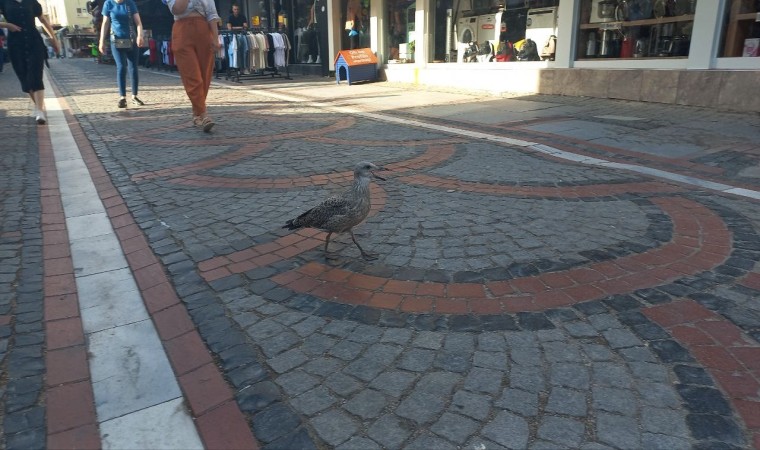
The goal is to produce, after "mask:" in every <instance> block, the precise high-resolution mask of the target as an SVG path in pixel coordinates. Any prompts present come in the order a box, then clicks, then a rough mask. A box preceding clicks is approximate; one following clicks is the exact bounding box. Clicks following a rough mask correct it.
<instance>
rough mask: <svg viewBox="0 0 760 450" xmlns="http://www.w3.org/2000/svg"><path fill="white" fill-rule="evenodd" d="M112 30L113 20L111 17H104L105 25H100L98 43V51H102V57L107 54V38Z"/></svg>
mask: <svg viewBox="0 0 760 450" xmlns="http://www.w3.org/2000/svg"><path fill="white" fill-rule="evenodd" d="M110 29H111V20H110V18H109V16H106V15H104V16H103V24H102V25H100V40H99V42H98V50H99V51H100V54H101V55H105V54H106V36H108V32H109V30H110Z"/></svg>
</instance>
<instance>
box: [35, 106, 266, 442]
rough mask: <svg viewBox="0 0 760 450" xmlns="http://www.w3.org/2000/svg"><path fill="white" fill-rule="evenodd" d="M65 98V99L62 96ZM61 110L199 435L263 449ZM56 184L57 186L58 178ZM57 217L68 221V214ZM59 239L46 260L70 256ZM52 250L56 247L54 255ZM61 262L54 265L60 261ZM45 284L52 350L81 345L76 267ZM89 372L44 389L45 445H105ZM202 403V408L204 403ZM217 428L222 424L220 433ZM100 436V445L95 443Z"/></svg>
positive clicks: (47, 170)
mask: <svg viewBox="0 0 760 450" xmlns="http://www.w3.org/2000/svg"><path fill="white" fill-rule="evenodd" d="M62 103H63V104H64V105H65V101H64V100H62ZM64 114H65V115H66V118H67V120H68V122H69V126H70V128H71V130H72V133H73V134H74V137H75V141H76V143H77V145H78V146H79V149H80V152H81V154H82V157H83V159H84V161H85V163H86V165H87V167H88V169H89V170H90V172H91V173H95V174H100V175H99V176H97V179H96V180H95V185H96V189H97V191H98V194H99V195H100V197H101V199H102V200H103V202H104V204H105V205H106V206H107V209H106V212H107V213H108V215H109V218H110V219H111V220H112V225H114V230H115V232H116V235H117V236H118V237H119V240H120V242H121V244H122V246H123V247H126V250H127V251H128V252H129V253H128V254H127V260H128V262H129V264H130V268H131V270H132V271H133V274H134V275H135V279H136V281H137V284H138V287H139V288H140V291H141V294H142V295H143V298H144V299H145V303H146V308H147V309H148V311H149V312H150V314H151V317H152V319H153V321H154V324H155V325H156V329H157V331H158V333H159V336H161V338H162V342H163V344H164V348H165V350H166V351H167V356H168V357H169V360H170V362H171V364H172V368H173V369H174V372H175V374H176V375H177V376H178V379H179V380H181V379H182V377H185V378H184V379H185V380H186V381H185V383H184V385H183V383H182V382H181V381H180V385H183V392H184V394H185V399H186V400H187V402H188V403H189V404H190V405H191V406H193V408H192V411H193V412H194V414H193V417H194V419H195V423H196V426H197V429H198V432H199V435H200V438H201V440H202V441H203V442H204V443H205V444H206V446H207V448H232V447H222V446H221V445H218V444H222V443H233V444H238V443H240V444H244V445H243V446H242V447H239V448H258V443H257V442H256V440H255V438H254V437H253V434H252V432H251V429H250V426H249V425H248V424H247V423H246V421H245V418H244V416H243V415H242V413H241V412H240V409H239V408H238V406H237V404H236V403H235V402H234V401H233V402H229V401H227V400H229V399H230V398H231V397H230V395H229V392H230V388H229V386H227V384H226V382H225V381H224V378H223V377H222V375H221V372H220V371H219V369H218V368H217V367H216V366H215V365H214V364H213V360H212V359H211V355H210V353H209V351H208V349H207V348H206V346H205V344H203V341H202V339H201V338H200V335H199V334H198V331H197V330H196V329H195V326H194V325H193V323H192V321H191V320H190V318H189V316H188V314H187V310H186V309H185V307H184V305H183V304H182V303H181V302H180V300H179V298H178V296H177V294H176V292H175V291H174V289H172V288H171V284H170V282H169V280H168V278H167V277H166V274H165V273H164V271H163V267H162V266H161V265H160V263H159V262H158V258H156V256H155V255H154V254H153V253H152V251H151V250H150V247H149V246H148V242H147V240H145V238H144V236H143V234H142V232H141V231H140V229H139V227H137V225H136V223H135V222H134V220H133V219H132V218H131V215H130V214H129V211H128V210H127V208H126V205H125V204H124V202H123V200H122V199H121V197H120V196H119V195H118V191H117V190H116V189H115V188H114V186H113V184H112V183H111V181H110V178H109V177H108V176H107V174H106V172H105V170H104V169H103V166H102V164H101V163H100V161H99V159H98V157H97V156H96V154H95V151H94V149H93V148H92V146H91V144H90V142H89V141H88V140H87V139H86V138H85V136H84V133H83V132H82V130H81V128H80V127H79V124H78V123H77V122H76V120H74V119H73V117H72V116H71V113H70V111H68V110H64ZM38 130H41V131H40V132H41V133H45V134H46V133H47V128H46V127H38ZM40 142H41V143H42V142H47V143H48V145H47V146H46V147H45V148H44V150H43V145H40V155H41V157H40V160H41V173H42V174H43V176H45V177H47V179H48V180H54V179H55V180H57V175H56V172H55V164H54V160H53V155H52V150H51V147H50V145H49V139H47V136H46V140H43V139H40ZM49 183H52V181H49ZM55 188H56V189H57V185H56V186H55ZM47 198H49V200H47V202H46V203H45V204H46V205H48V207H49V209H50V210H46V209H45V208H44V207H43V214H46V217H47V218H48V219H50V220H51V223H59V222H58V219H57V218H56V217H54V215H55V214H61V215H63V210H62V208H60V207H59V206H60V198H57V201H55V200H56V198H54V197H52V196H49V197H47ZM60 223H65V221H63V222H60ZM44 235H45V233H43V239H44ZM59 239H61V237H60V236H59V233H56V234H54V235H53V237H50V238H49V239H48V242H49V243H48V245H45V246H44V248H43V252H44V258H45V261H46V262H47V261H48V259H55V258H64V257H70V251H69V244H68V238H66V242H65V243H60V244H59V243H57V242H56V241H57V240H59ZM49 253H51V254H50V255H49ZM51 264H52V263H51ZM58 264H59V263H55V264H53V265H49V266H50V267H59V265H58ZM46 267H47V266H46ZM61 277H66V278H61ZM44 289H45V296H46V298H45V312H46V317H45V320H46V328H47V330H48V332H47V333H46V334H47V348H48V351H50V350H55V349H61V350H60V351H63V350H66V349H69V348H71V349H72V350H70V351H72V352H76V351H77V350H74V348H76V349H79V348H83V347H82V345H83V344H84V335H83V333H82V325H81V318H80V317H79V315H78V305H77V307H76V309H74V307H73V306H74V304H75V303H76V302H77V298H76V283H75V281H74V276H73V273H72V274H69V275H54V276H46V278H45V286H44ZM74 312H76V316H72V314H73V313H74ZM48 314H49V315H48ZM74 346H79V347H74ZM62 355H63V353H60V354H55V353H54V354H52V355H50V356H49V361H50V362H51V367H50V368H49V369H56V367H60V366H61V364H58V362H59V359H60V358H61V356H62ZM81 359H82V358H81V355H79V356H78V359H77V358H75V359H72V360H71V361H70V362H72V363H73V362H74V361H75V360H81ZM80 362H81V361H80ZM85 365H86V361H85ZM201 368H202V371H201ZM80 369H81V368H79V369H77V368H75V367H73V366H72V367H68V368H67V369H66V370H65V371H64V370H58V371H57V372H55V373H53V372H50V371H49V373H48V379H50V378H51V377H52V379H54V380H55V379H59V380H63V379H77V378H81V377H82V376H83V375H82V372H81V371H80ZM87 373H88V376H87V379H86V380H85V381H79V382H70V383H66V384H61V385H58V386H51V387H50V388H49V389H48V390H47V396H48V408H47V414H48V444H49V446H50V447H51V448H95V447H99V446H100V436H99V433H98V429H97V423H96V418H95V408H94V404H93V394H92V386H91V382H90V378H89V368H88V367H87ZM191 373H196V375H197V374H202V375H203V377H202V378H197V377H196V378H193V377H192V376H191V375H190V374H191ZM191 379H192V380H194V381H195V382H196V383H195V384H192V383H189V381H188V380H191ZM204 380H211V381H213V383H208V382H203V381H204ZM188 383H189V384H188ZM188 386H190V387H188ZM209 386H212V387H213V389H211V390H208V389H202V388H201V387H209ZM220 392H227V394H225V395H220V394H219V393H220ZM225 402H226V404H225V405H224V407H223V408H222V406H221V405H222V404H224V403H225ZM199 405H200V406H202V408H199ZM217 406H218V407H219V408H217V410H214V409H213V408H214V407H217ZM214 411H220V412H214ZM220 430H223V433H222V432H221V431H220ZM220 433H221V434H223V435H220ZM96 442H97V444H98V445H95V443H96ZM53 444H55V445H53ZM59 445H61V447H59Z"/></svg>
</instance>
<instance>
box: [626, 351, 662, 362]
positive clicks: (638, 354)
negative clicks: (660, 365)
mask: <svg viewBox="0 0 760 450" xmlns="http://www.w3.org/2000/svg"><path fill="white" fill-rule="evenodd" d="M618 353H620V355H621V356H622V357H623V358H625V359H626V360H627V361H644V362H655V358H654V355H653V354H652V352H651V351H649V349H647V348H646V347H631V348H623V349H620V350H619V351H618Z"/></svg>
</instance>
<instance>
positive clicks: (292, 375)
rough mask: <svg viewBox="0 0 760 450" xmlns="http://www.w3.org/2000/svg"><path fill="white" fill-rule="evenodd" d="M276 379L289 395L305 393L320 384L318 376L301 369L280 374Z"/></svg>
mask: <svg viewBox="0 0 760 450" xmlns="http://www.w3.org/2000/svg"><path fill="white" fill-rule="evenodd" d="M274 381H275V383H277V384H279V385H280V387H281V388H282V389H283V390H284V391H285V392H287V393H288V394H289V395H298V394H301V393H304V392H306V391H308V390H309V389H311V388H313V387H314V386H316V385H318V384H319V379H318V378H316V377H314V376H311V375H309V374H307V373H306V372H302V371H300V370H296V371H293V372H288V373H286V374H283V375H280V376H279V377H277V378H276V379H275V380H274Z"/></svg>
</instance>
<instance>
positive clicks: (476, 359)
mask: <svg viewBox="0 0 760 450" xmlns="http://www.w3.org/2000/svg"><path fill="white" fill-rule="evenodd" d="M472 364H473V365H474V366H475V367H485V368H488V369H495V370H507V368H508V365H507V354H506V352H483V351H477V352H475V355H474V356H473V358H472Z"/></svg>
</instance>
